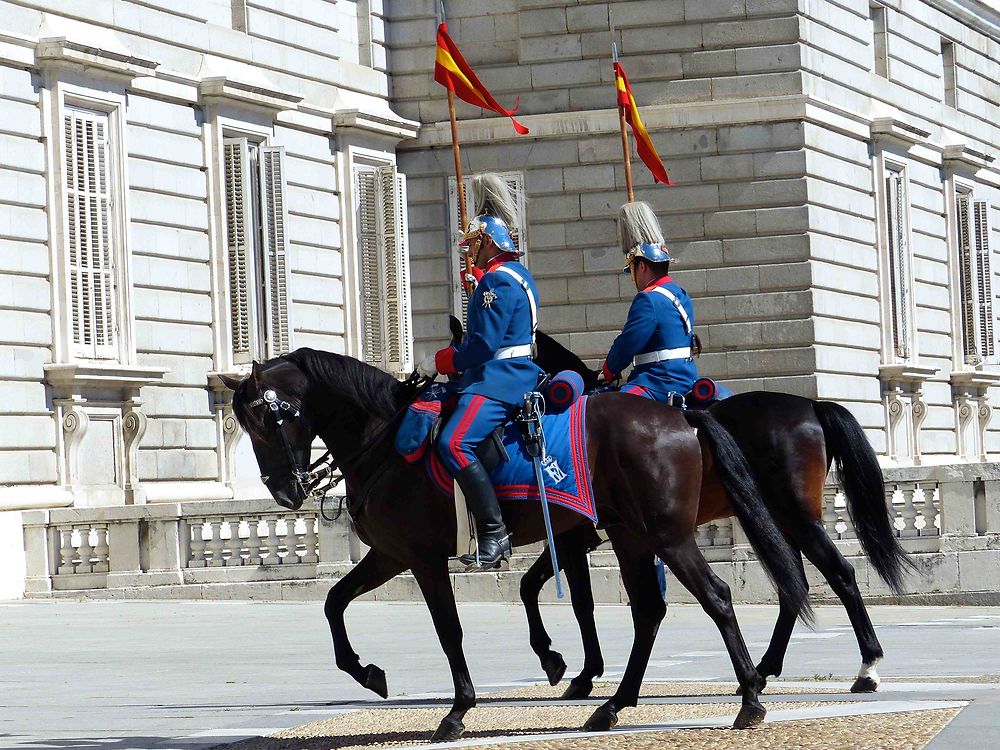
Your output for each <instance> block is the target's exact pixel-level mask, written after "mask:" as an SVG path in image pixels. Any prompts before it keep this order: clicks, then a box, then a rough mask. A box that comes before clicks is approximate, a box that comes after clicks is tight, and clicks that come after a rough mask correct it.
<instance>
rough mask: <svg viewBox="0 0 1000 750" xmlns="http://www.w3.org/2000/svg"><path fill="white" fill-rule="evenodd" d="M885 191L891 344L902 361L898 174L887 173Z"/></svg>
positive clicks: (903, 263) (906, 291)
mask: <svg viewBox="0 0 1000 750" xmlns="http://www.w3.org/2000/svg"><path fill="white" fill-rule="evenodd" d="M885 188H886V189H885V194H886V219H887V221H886V230H887V238H886V239H887V247H888V250H889V253H888V254H889V277H890V278H889V281H890V297H891V300H890V303H891V308H892V343H893V351H894V352H895V355H896V357H897V358H898V359H901V360H906V359H909V357H910V316H909V306H910V288H909V268H908V266H909V263H908V257H907V255H908V243H907V239H906V226H905V220H906V219H905V217H906V188H905V183H904V176H903V174H902V172H897V171H889V172H888V173H887V174H886V178H885Z"/></svg>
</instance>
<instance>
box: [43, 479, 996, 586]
mask: <svg viewBox="0 0 1000 750" xmlns="http://www.w3.org/2000/svg"><path fill="white" fill-rule="evenodd" d="M884 497H885V502H886V503H887V504H888V506H889V507H891V509H892V515H893V518H894V526H895V528H896V535H897V537H898V538H899V540H900V542H901V544H902V546H903V548H904V549H905V550H906V551H907V552H910V553H912V555H913V559H914V562H915V563H916V566H917V572H916V573H915V574H912V575H910V576H909V578H908V579H907V593H908V594H911V595H914V596H928V595H930V596H941V595H948V596H952V597H959V596H963V595H968V594H970V592H971V593H975V592H990V591H995V589H996V582H995V574H994V571H995V570H996V569H997V565H998V563H1000V466H998V465H995V464H966V465H963V466H954V465H950V466H937V467H935V466H929V467H916V468H899V469H886V470H885V493H884ZM23 521H24V523H23V525H24V535H25V550H26V556H27V563H28V567H27V579H26V591H27V595H28V596H54V595H65V594H69V593H74V595H78V594H79V593H81V592H87V594H88V595H90V596H135V597H146V596H172V597H194V598H207V597H218V598H232V597H261V598H318V597H321V596H322V595H323V594H324V593H325V591H326V590H327V589H328V588H329V586H330V584H331V583H332V582H333V581H334V580H336V579H337V578H339V577H340V576H341V575H343V574H344V573H345V572H346V571H347V570H349V569H350V568H351V567H352V566H353V564H354V563H356V562H357V561H358V560H359V559H360V558H361V556H362V555H363V554H364V552H365V550H366V547H365V545H364V544H363V542H362V541H361V540H360V539H359V538H358V537H357V535H356V534H355V533H354V532H353V529H352V527H351V524H350V521H349V519H348V517H347V515H346V514H345V515H344V516H343V517H342V518H341V519H340V520H339V521H336V522H328V521H324V520H323V519H322V518H321V517H320V516H319V513H318V510H317V509H316V508H315V507H307V508H302V509H301V510H299V511H282V510H281V509H279V508H278V507H277V506H275V505H274V503H272V502H270V501H265V500H258V501H206V502H185V503H165V504H154V505H136V506H117V507H108V508H78V509H77V508H61V509H53V510H45V511H26V512H24V514H23ZM822 521H823V525H824V527H825V528H826V530H827V533H829V534H830V536H831V537H832V538H833V539H834V540H835V541H836V543H837V546H838V548H839V549H840V550H841V552H842V553H843V554H844V555H845V556H846V557H847V558H848V559H849V560H850V561H851V563H852V564H853V565H854V566H855V569H856V570H857V573H858V582H859V585H860V586H861V588H862V593H863V594H864V595H865V596H883V595H888V594H889V593H890V592H889V591H888V590H887V589H886V587H885V586H884V584H883V583H882V582H881V581H879V580H878V579H877V576H876V575H875V573H874V571H871V570H870V569H869V568H868V562H867V559H866V558H865V557H864V556H863V554H862V550H861V547H860V544H859V542H858V540H857V536H856V534H855V532H854V527H853V525H852V524H851V519H850V514H849V513H848V509H847V505H846V501H845V498H844V495H843V492H842V491H841V489H840V487H839V484H838V482H837V477H836V475H835V474H831V477H830V484H829V485H828V486H827V488H826V491H825V493H824V501H823V510H822ZM697 541H698V545H699V547H700V548H701V549H702V551H703V552H704V553H705V556H706V558H707V559H708V561H709V562H710V563H711V565H712V567H713V569H714V570H715V571H716V572H717V573H718V574H719V575H721V576H722V577H723V579H724V580H726V581H727V582H729V583H730V585H731V587H732V588H733V591H734V595H735V597H736V599H737V600H738V601H770V600H771V599H772V598H773V588H772V587H771V586H770V584H769V582H768V581H767V579H766V577H765V576H764V574H763V571H761V569H760V565H759V563H758V562H757V560H756V557H755V555H754V554H753V551H752V549H751V548H750V547H749V545H748V544H747V540H746V537H745V535H744V534H743V531H742V529H741V528H740V526H739V524H738V523H735V522H734V521H732V520H731V519H720V520H718V521H713V522H711V523H708V524H704V525H703V526H701V527H699V529H698V536H697ZM540 550H541V546H540V545H535V546H533V547H530V548H522V549H520V550H518V552H519V554H518V555H517V556H516V558H515V560H512V562H511V569H510V570H509V571H506V570H505V571H503V572H500V573H486V574H463V573H462V572H459V571H458V570H457V569H456V570H455V571H454V572H455V573H456V576H457V577H456V591H457V593H458V595H459V597H460V598H464V599H467V600H470V599H471V600H475V599H488V600H492V599H496V598H497V597H500V598H505V599H506V598H509V599H513V598H515V597H516V591H517V587H516V581H515V582H514V583H511V584H508V583H503V582H502V581H503V579H504V577H512V578H514V579H516V578H517V577H518V576H519V575H520V572H521V570H522V569H523V568H525V567H527V565H529V564H530V563H531V562H532V561H533V559H534V556H535V555H536V554H537V553H538V552H539V551H540ZM593 558H594V559H593V561H592V563H593V565H594V569H593V570H594V572H593V574H592V578H593V580H594V582H595V592H596V595H597V599H598V601H616V600H621V601H624V596H625V595H624V594H621V593H620V591H621V589H620V586H619V583H618V581H617V579H616V576H617V571H615V570H614V567H615V560H614V558H613V553H611V551H610V549H609V548H608V547H602V548H600V549H599V550H598V551H596V552H595V553H593ZM810 570H811V569H810ZM814 573H815V571H812V573H811V574H810V582H811V584H812V585H813V591H814V592H816V593H818V594H819V595H820V596H824V595H827V596H829V595H831V592H829V591H828V590H827V589H825V588H824V586H825V584H824V582H823V581H822V579H820V578H817V577H816V576H815V575H814ZM498 582H499V583H500V585H498ZM679 593H680V592H678V594H679ZM377 596H380V597H383V598H398V599H412V598H416V597H419V591H418V590H417V588H416V587H415V586H414V585H412V581H410V580H409V579H407V578H406V577H405V576H404V577H402V578H400V579H398V580H396V581H393V582H392V583H390V584H388V585H387V586H386V587H385V588H384V589H380V590H379V593H378V594H377ZM616 597H617V599H616ZM678 600H683V598H682V599H678Z"/></svg>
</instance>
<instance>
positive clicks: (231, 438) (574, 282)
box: [0, 0, 1000, 601]
mask: <svg viewBox="0 0 1000 750" xmlns="http://www.w3.org/2000/svg"><path fill="white" fill-rule="evenodd" d="M440 8H441V4H440V3H439V2H438V1H437V0H202V2H199V3H187V2H181V1H180V0H141V1H140V0H107V1H106V2H105V1H101V2H98V0H94V1H93V2H68V1H64V0H0V245H2V249H3V252H0V319H2V321H3V325H2V326H0V330H2V332H3V334H2V335H3V339H2V341H0V394H2V396H3V403H4V404H5V408H3V409H0V571H2V572H0V596H4V595H17V594H18V593H19V592H20V591H21V590H22V588H23V587H24V586H25V585H26V587H27V593H28V594H29V595H42V596H44V595H52V594H54V593H58V592H60V591H69V592H79V591H81V590H105V589H114V590H117V591H119V592H122V591H128V592H132V593H131V594H130V595H141V592H142V591H143V590H144V589H142V588H139V587H143V586H154V585H156V586H170V587H175V588H174V589H171V591H175V592H176V595H179V596H192V595H194V596H201V595H204V596H209V595H215V596H227V595H231V592H229V591H228V590H227V589H224V588H219V587H225V586H228V585H231V584H235V583H238V584H240V585H245V586H247V587H249V588H246V589H245V590H246V591H251V592H253V593H256V594H258V595H274V594H275V592H278V595H281V596H286V595H289V596H293V595H298V596H305V595H310V594H309V593H308V592H312V594H311V595H316V594H317V592H318V593H320V594H321V593H322V591H323V590H324V589H325V587H326V586H328V585H329V579H330V578H334V577H336V576H337V575H339V574H340V573H342V572H343V570H344V569H346V567H349V566H350V565H351V564H352V563H353V562H354V561H356V560H357V559H358V555H359V554H361V552H362V551H363V547H362V545H361V544H360V542H359V540H357V539H356V537H354V536H353V535H352V534H351V533H350V530H349V528H348V527H347V526H346V525H344V524H340V525H327V524H322V523H321V522H320V521H319V519H318V518H317V515H316V512H315V509H314V508H310V509H306V510H304V511H303V513H301V514H300V515H299V516H296V517H294V518H289V519H286V520H282V519H280V518H278V515H277V513H276V510H275V506H274V505H273V503H271V502H270V501H269V500H267V499H266V498H264V492H263V488H262V486H261V485H260V484H259V482H258V481H257V478H256V474H257V468H256V465H255V462H254V460H253V457H252V454H251V453H250V452H249V450H248V448H249V446H248V444H247V441H246V440H241V439H240V437H241V435H240V432H239V430H238V428H237V426H236V424H235V421H234V420H233V418H232V415H231V413H230V410H229V406H228V403H227V398H228V396H227V393H226V392H225V389H224V388H223V387H222V385H221V382H220V381H219V378H218V375H219V374H220V373H233V372H236V373H239V372H245V371H246V368H247V367H248V365H249V363H250V361H252V360H253V359H263V358H266V357H268V356H271V355H273V354H276V353H280V352H281V351H284V350H286V349H288V348H296V347H300V346H314V347H316V348H321V349H328V350H332V351H337V352H345V353H348V354H351V355H353V356H357V357H360V358H364V359H366V360H367V361H370V362H372V363H374V364H377V365H379V366H381V367H384V368H385V369H388V370H391V371H395V372H405V371H407V370H408V369H410V368H411V367H412V363H413V361H414V359H415V358H416V357H417V356H420V355H423V354H425V353H427V352H429V351H431V350H432V349H433V348H435V347H437V346H439V345H441V344H442V343H443V342H444V341H445V340H446V339H447V338H448V333H447V318H446V316H447V314H448V313H449V312H453V311H457V310H460V309H461V306H462V297H461V292H460V289H459V284H458V272H457V262H456V257H457V256H456V254H455V253H454V249H453V248H454V242H453V240H454V237H455V234H456V233H457V231H458V226H457V215H458V210H457V197H456V196H457V189H456V185H455V184H454V180H453V179H451V178H450V175H452V174H453V163H452V156H451V151H450V139H451V136H450V129H449V124H448V119H447V107H446V99H445V96H444V93H443V90H442V89H441V88H440V87H439V86H437V84H435V83H434V82H433V80H432V70H433V59H434V38H435V29H436V26H437V24H438V22H439V20H440V17H439V13H440ZM444 10H445V12H446V14H447V20H448V24H449V28H450V31H451V34H452V36H453V38H454V39H455V41H456V42H457V43H458V44H459V45H460V47H461V49H462V51H463V53H464V54H465V56H466V57H467V58H468V60H469V62H470V63H471V64H472V65H473V66H474V67H475V69H476V70H477V72H478V73H479V75H480V77H481V78H482V80H483V81H484V82H485V83H486V85H487V86H488V87H489V88H490V89H491V91H492V92H493V94H494V95H495V96H496V97H497V98H498V99H499V100H500V101H501V102H504V103H508V102H511V101H513V99H514V97H515V96H517V95H520V96H521V97H522V99H521V109H520V115H521V119H522V121H523V122H524V124H526V125H528V127H529V128H530V129H531V133H530V135H528V136H516V135H515V134H514V133H513V131H512V129H511V127H510V123H509V121H508V120H506V119H505V118H491V117H484V116H483V114H482V112H480V111H479V110H478V109H474V108H471V107H468V106H466V105H465V104H463V103H459V105H458V107H459V117H460V123H459V133H460V138H461V143H462V154H463V158H464V161H465V165H464V166H465V171H466V174H471V173H473V172H477V171H483V170H492V171H499V172H501V173H503V174H505V175H507V177H508V179H509V180H510V182H511V184H512V185H514V186H515V188H516V190H517V193H518V198H519V206H520V211H521V214H522V216H521V220H520V222H519V225H520V226H519V227H517V229H518V230H519V232H518V234H519V242H520V243H521V244H522V246H523V247H524V248H525V249H526V251H527V256H526V260H527V264H528V266H529V267H530V269H531V270H532V272H533V274H534V275H535V277H536V279H537V281H538V286H539V290H540V294H541V301H542V309H541V316H540V317H541V321H542V327H543V328H544V329H545V330H546V331H548V332H549V333H552V334H554V335H555V336H556V337H557V338H559V339H560V340H562V341H563V342H564V343H566V344H567V345H569V346H570V347H571V348H572V349H573V350H574V351H576V352H577V353H578V354H580V355H581V356H583V357H585V358H586V359H588V360H590V361H591V362H594V363H596V362H598V361H599V360H600V358H601V357H602V356H603V355H604V353H605V352H606V350H607V347H608V345H609V344H610V342H611V340H612V338H613V337H614V335H615V333H616V332H617V331H618V330H619V329H620V326H621V324H622V321H623V320H624V317H625V314H626V311H627V308H628V303H629V300H630V299H631V297H632V295H633V293H634V290H633V289H632V288H631V286H630V281H629V279H628V277H626V276H623V275H621V273H620V269H621V256H620V254H619V251H618V250H617V248H616V246H615V227H614V217H615V215H616V213H617V209H618V206H619V205H620V204H621V203H622V202H623V201H624V192H625V191H624V174H623V168H622V165H621V150H620V148H621V147H620V141H619V135H618V117H617V113H616V111H615V109H614V89H613V81H612V72H611V65H610V41H611V35H610V33H609V26H610V23H611V22H612V21H613V23H614V26H615V29H616V32H615V38H616V41H617V42H618V45H619V49H620V52H621V61H622V63H623V65H624V66H625V69H626V70H627V72H628V74H629V78H630V80H631V81H632V85H633V88H634V90H635V95H636V98H637V100H638V102H639V104H640V107H641V110H642V113H643V117H644V120H645V122H646V125H647V128H648V129H649V132H650V134H651V136H652V139H653V141H654V142H655V144H656V146H657V148H658V149H659V151H660V154H661V155H662V156H663V157H664V160H665V163H666V166H667V169H668V171H669V173H670V175H671V177H672V179H673V180H674V181H675V183H676V185H675V186H674V187H669V188H668V187H664V186H654V185H653V184H652V182H651V179H650V177H649V174H648V172H647V171H646V170H645V168H644V167H643V166H642V165H641V164H640V163H639V162H638V161H636V160H633V166H634V174H635V176H636V194H637V197H638V198H639V199H642V200H647V201H649V202H651V203H652V204H653V205H654V207H655V208H656V210H657V213H658V214H659V215H660V217H661V221H662V224H663V227H664V230H665V233H666V236H667V240H668V244H669V246H670V248H671V251H672V252H673V253H674V255H675V257H676V258H677V263H676V274H675V275H676V277H677V279H678V280H679V281H680V282H681V283H682V284H683V285H684V286H685V287H686V288H687V289H688V290H689V291H690V292H691V294H692V296H693V297H694V298H695V304H696V313H697V322H698V331H699V333H700V335H701V338H702V341H703V344H704V347H705V353H704V354H703V355H702V358H701V360H700V369H701V370H702V372H703V373H704V374H708V375H711V376H713V377H716V378H718V379H720V380H723V381H725V382H726V383H727V384H729V385H730V386H731V387H733V388H734V389H735V390H749V389H770V390H780V391H787V392H791V393H798V394H802V395H805V396H809V397H813V398H824V399H833V400H837V401H840V402H841V403H844V404H845V405H847V406H848V407H849V408H850V409H851V410H852V411H853V412H854V414H856V415H857V416H858V418H859V419H860V420H861V421H862V423H863V424H864V426H865V428H866V430H867V433H868V435H869V437H870V439H871V440H872V442H873V444H874V445H875V446H876V448H877V449H878V451H879V452H880V454H881V455H882V456H883V459H884V461H885V463H886V465H887V466H888V467H892V469H891V471H890V472H889V480H888V481H890V484H888V485H887V498H888V500H889V502H890V503H894V504H896V505H897V506H898V510H899V513H898V516H899V528H900V535H901V536H904V537H911V538H908V541H907V548H908V549H911V550H912V551H914V552H919V553H924V554H925V555H926V557H927V559H928V560H930V562H928V566H929V569H933V571H935V572H933V573H932V574H929V575H930V578H928V579H927V580H928V581H930V583H927V581H923V582H917V583H915V584H914V585H915V586H916V587H917V588H915V591H928V590H931V591H941V592H959V591H969V590H974V591H983V590H992V589H995V581H993V582H991V579H989V577H988V576H985V575H983V571H984V570H987V569H990V570H992V569H995V564H996V559H995V552H994V551H995V548H996V540H997V539H1000V473H998V472H997V471H996V468H995V467H990V466H987V465H985V464H983V463H981V462H985V461H988V460H989V459H991V458H995V457H996V454H997V453H998V452H1000V420H994V419H992V411H993V409H994V408H995V405H996V399H997V398H998V395H1000V393H998V391H997V388H996V387H994V384H995V383H997V382H998V380H1000V376H998V374H997V373H1000V367H998V366H997V365H998V364H1000V350H998V349H997V346H998V344H997V341H996V336H997V332H998V330H1000V327H998V325H997V323H996V316H997V314H998V313H1000V303H998V302H997V300H996V294H997V293H998V292H1000V280H997V279H995V278H994V277H995V276H996V274H997V272H1000V260H998V259H996V258H995V253H996V252H997V250H1000V167H998V162H997V161H996V155H997V152H998V151H1000V130H998V126H997V122H1000V88H998V87H1000V84H998V80H1000V63H998V60H1000V14H998V13H997V12H996V10H995V9H993V8H992V7H991V5H990V4H989V3H987V2H985V1H984V0H884V1H883V0H875V1H874V2H869V0H629V1H628V2H610V3H609V2H584V1H580V2H573V1H572V0H446V2H445V3H444ZM918 464H919V465H921V466H917V465H918ZM912 467H916V469H914V471H915V472H916V473H914V471H911V470H910V469H911V468H912ZM828 501H829V502H828V503H827V507H826V508H825V510H824V521H825V523H826V526H827V528H828V530H830V532H831V533H832V534H835V535H836V536H837V538H838V539H842V540H843V543H844V545H845V546H844V549H845V553H847V554H852V555H853V554H854V553H855V552H857V549H856V548H857V543H856V541H852V540H851V535H852V532H851V530H850V526H849V523H848V521H847V519H846V516H845V514H844V511H843V505H842V503H841V504H840V505H838V504H837V503H836V501H835V497H834V495H833V494H832V492H831V494H830V497H829V498H828ZM22 538H23V540H24V544H23V545H22V544H21V541H22ZM702 541H704V542H705V544H706V545H708V546H710V547H713V549H712V551H711V554H710V558H711V559H712V560H713V561H715V562H716V563H717V564H718V565H721V566H728V568H727V570H728V571H729V572H728V573H723V574H724V577H725V578H726V579H727V580H729V581H730V582H731V583H732V584H733V585H734V589H735V590H736V594H737V596H738V597H741V598H744V599H745V598H750V599H760V598H767V597H768V596H770V594H769V593H767V592H764V593H761V591H763V588H762V587H760V586H758V585H757V583H760V581H763V579H762V578H761V577H760V576H757V578H754V579H753V580H755V581H756V580H757V579H758V578H759V579H760V581H758V582H757V583H754V584H753V585H746V586H744V585H743V584H740V583H739V581H741V580H750V578H753V577H752V576H751V577H749V578H748V577H747V576H746V575H745V573H746V570H747V569H748V568H747V565H748V563H747V562H746V552H745V548H744V547H742V546H741V541H740V538H739V535H738V533H736V532H734V531H733V529H732V528H731V527H726V528H721V529H715V530H713V531H712V532H711V533H708V532H706V534H705V539H704V540H702ZM852 545H853V546H852ZM22 547H23V549H24V555H23V557H22V556H21V555H20V550H21V549H22ZM989 550H994V551H989ZM5 555H6V557H5ZM10 556H13V558H14V559H12V560H9V559H8V557H10ZM962 560H964V561H966V562H965V563H962V562H961V561H962ZM25 565H27V582H26V584H25V581H24V574H23V573H22V572H21V571H22V570H24V566H25ZM963 565H964V567H963ZM863 566H864V563H863V561H860V560H859V561H858V568H859V580H864V581H866V583H865V588H864V591H865V593H874V594H878V593H885V592H884V591H883V590H880V589H878V584H877V582H874V580H872V581H867V573H866V570H865V568H864V567H863ZM990 566H993V567H990ZM717 569H720V570H721V568H717ZM741 571H742V572H741ZM977 576H978V577H977ZM599 578H600V581H601V582H602V583H601V585H602V586H605V584H606V586H605V589H606V590H605V591H604V593H603V594H600V596H601V600H602V601H618V600H620V596H621V593H620V589H619V588H618V584H617V582H616V580H613V579H614V576H613V575H611V574H608V575H605V574H603V573H602V574H600V576H599ZM463 580H464V579H463ZM470 580H471V579H470ZM595 580H596V579H595ZM289 582H293V583H294V582H298V583H303V582H304V583H303V586H304V587H303V588H296V587H295V586H293V585H292V584H291V583H289ZM457 585H458V586H459V588H460V591H461V592H464V593H465V594H466V595H469V596H475V595H476V592H477V590H478V589H477V588H476V585H474V584H472V583H468V582H465V583H461V584H457ZM505 585H506V586H507V588H508V589H509V590H510V591H511V592H514V591H515V590H516V586H511V585H509V582H508V584H505ZM254 587H257V588H254ZM480 588H482V587H480ZM487 588H489V589H490V590H491V591H493V592H494V594H495V592H496V590H497V589H496V587H495V586H492V587H487ZM220 591H221V592H222V593H219V592H220ZM296 591H297V592H299V593H298V594H296V593H295V592H296ZM393 591H396V593H395V594H392V595H394V596H396V595H398V596H415V595H416V593H415V591H416V590H415V588H414V587H413V585H412V582H409V583H407V582H405V581H404V582H403V583H400V584H398V589H393ZM135 592H139V593H138V594H136V593H135ZM116 595H123V594H116Z"/></svg>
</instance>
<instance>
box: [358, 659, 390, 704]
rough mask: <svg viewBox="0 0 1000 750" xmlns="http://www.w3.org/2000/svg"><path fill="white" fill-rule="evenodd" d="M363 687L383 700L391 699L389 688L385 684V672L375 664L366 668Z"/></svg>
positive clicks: (362, 681)
mask: <svg viewBox="0 0 1000 750" xmlns="http://www.w3.org/2000/svg"><path fill="white" fill-rule="evenodd" d="M361 686H362V687H366V688H368V689H369V690H371V691H372V692H373V693H375V694H376V695H378V696H380V697H382V698H388V697H389V686H388V685H386V682H385V672H384V671H383V670H382V669H381V667H376V666H375V665H374V664H369V665H368V666H367V667H365V676H364V679H363V680H361Z"/></svg>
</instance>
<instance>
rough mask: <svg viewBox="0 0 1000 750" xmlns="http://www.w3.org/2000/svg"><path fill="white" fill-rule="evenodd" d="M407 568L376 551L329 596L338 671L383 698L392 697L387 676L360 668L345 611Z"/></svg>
mask: <svg viewBox="0 0 1000 750" xmlns="http://www.w3.org/2000/svg"><path fill="white" fill-rule="evenodd" d="M404 569H405V566H403V565H402V564H400V563H398V562H396V561H395V560H390V559H389V558H387V557H385V556H384V555H380V554H379V553H378V552H376V551H375V550H374V549H371V550H368V553H367V554H366V555H365V556H364V557H363V558H362V559H361V562H359V563H358V564H357V565H355V566H354V567H353V568H352V569H351V570H350V571H349V572H348V573H347V575H345V576H344V577H343V578H341V579H340V580H339V581H337V583H336V584H335V585H334V587H333V588H332V589H330V593H328V594H327V595H326V605H325V606H324V608H323V611H324V612H325V613H326V619H327V621H328V622H329V623H330V633H331V634H332V635H333V654H334V657H335V658H336V660H337V668H338V669H340V670H341V671H343V672H347V674H349V675H350V676H351V677H353V678H354V679H355V680H357V681H358V682H359V683H360V684H361V686H362V687H366V688H368V689H369V690H371V691H372V692H374V693H376V694H377V695H380V696H381V697H383V698H387V697H388V696H389V689H388V687H387V685H386V681H385V672H384V671H383V670H382V669H381V668H380V667H377V666H375V665H374V664H369V665H368V666H367V667H362V666H361V660H360V659H359V658H358V655H357V654H356V653H355V652H354V648H353V647H352V646H351V641H350V639H349V638H348V637H347V627H346V626H345V625H344V610H346V609H347V605H348V604H350V603H351V602H352V601H354V600H355V599H357V598H358V597H359V596H362V595H363V594H367V593H368V592H369V591H372V590H374V589H377V588H378V587H379V586H381V585H382V584H383V583H385V582H386V581H388V580H389V579H390V578H394V577H395V576H397V575H399V574H400V573H402V572H403V570H404Z"/></svg>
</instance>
